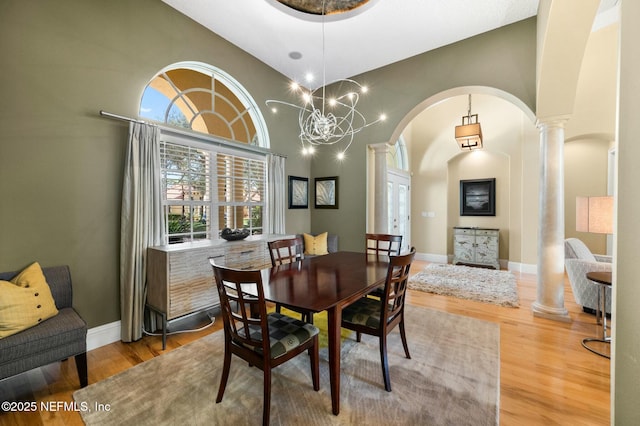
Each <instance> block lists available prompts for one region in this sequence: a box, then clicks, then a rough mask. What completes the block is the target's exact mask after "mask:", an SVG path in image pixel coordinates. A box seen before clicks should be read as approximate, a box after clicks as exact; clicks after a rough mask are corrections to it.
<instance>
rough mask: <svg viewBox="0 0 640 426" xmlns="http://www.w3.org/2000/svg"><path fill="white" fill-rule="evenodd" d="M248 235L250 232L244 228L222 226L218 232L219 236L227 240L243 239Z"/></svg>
mask: <svg viewBox="0 0 640 426" xmlns="http://www.w3.org/2000/svg"><path fill="white" fill-rule="evenodd" d="M249 235H251V232H250V231H249V230H248V229H246V228H241V229H231V228H224V229H223V230H222V231H221V232H220V237H222V238H224V239H225V240H227V241H238V240H244V239H245V238H247V237H248V236H249Z"/></svg>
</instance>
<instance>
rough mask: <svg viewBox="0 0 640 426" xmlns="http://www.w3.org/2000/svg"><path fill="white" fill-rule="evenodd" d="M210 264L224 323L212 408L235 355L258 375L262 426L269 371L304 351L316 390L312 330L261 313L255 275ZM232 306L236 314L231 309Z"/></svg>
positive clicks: (261, 295) (268, 395) (268, 398)
mask: <svg viewBox="0 0 640 426" xmlns="http://www.w3.org/2000/svg"><path fill="white" fill-rule="evenodd" d="M210 262H211V265H212V266H213V274H214V276H215V281H216V287H217V288H218V294H219V295H220V309H221V315H222V319H223V322H224V365H223V369H222V377H221V378H220V387H219V389H218V396H217V397H216V403H219V402H220V401H222V397H223V395H224V390H225V388H226V386H227V380H228V379H229V370H230V367H231V355H232V354H233V355H236V356H238V357H240V358H242V359H243V360H245V361H247V362H248V364H249V366H254V367H258V368H260V369H261V370H262V371H263V373H264V401H263V409H262V424H263V425H268V424H269V413H270V408H271V370H272V369H273V368H275V367H277V366H279V365H281V364H283V363H285V362H286V361H289V360H290V359H292V358H294V357H295V356H297V355H299V354H301V353H303V352H305V351H308V353H309V355H310V356H309V359H310V362H311V378H312V381H313V389H314V390H316V391H317V390H319V389H320V375H319V372H320V370H319V365H318V359H319V358H318V328H316V327H315V326H313V325H312V324H308V323H305V322H302V321H300V320H297V319H295V318H292V317H289V316H286V315H282V314H280V313H277V312H273V313H270V314H267V310H266V306H265V300H264V290H263V288H262V276H261V273H260V271H251V270H237V269H229V268H224V267H221V266H218V265H216V264H215V263H214V262H213V260H211V261H210ZM248 288H249V289H252V290H253V292H257V293H258V295H257V297H256V296H253V295H250V294H248V293H247V289H248ZM232 302H235V305H236V306H237V312H236V311H234V310H233V309H231V303H232ZM247 413H248V414H249V413H250V411H247Z"/></svg>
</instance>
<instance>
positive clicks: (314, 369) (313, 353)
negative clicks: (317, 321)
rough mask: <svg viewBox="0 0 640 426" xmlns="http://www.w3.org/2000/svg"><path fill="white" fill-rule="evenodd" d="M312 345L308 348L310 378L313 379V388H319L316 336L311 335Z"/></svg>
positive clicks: (317, 389) (316, 389)
mask: <svg viewBox="0 0 640 426" xmlns="http://www.w3.org/2000/svg"><path fill="white" fill-rule="evenodd" d="M313 339H314V342H313V346H312V347H311V348H309V362H310V363H311V380H312V381H313V390H314V391H319V390H320V365H319V358H320V357H319V355H318V336H314V337H313Z"/></svg>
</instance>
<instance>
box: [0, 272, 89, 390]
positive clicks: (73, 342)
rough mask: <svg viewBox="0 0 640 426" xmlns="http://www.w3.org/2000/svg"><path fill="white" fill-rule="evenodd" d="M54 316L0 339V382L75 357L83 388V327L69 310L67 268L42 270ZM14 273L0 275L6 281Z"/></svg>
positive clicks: (85, 346) (84, 377)
mask: <svg viewBox="0 0 640 426" xmlns="http://www.w3.org/2000/svg"><path fill="white" fill-rule="evenodd" d="M42 272H43V273H44V276H45V278H46V280H47V283H48V284H49V287H50V288H51V295H52V296H53V300H54V301H55V302H56V307H57V308H58V314H57V315H55V316H53V317H51V318H49V319H47V320H45V321H42V322H41V323H40V324H38V325H36V326H34V327H31V328H28V329H26V330H23V331H21V332H19V333H16V334H13V335H11V336H7V337H5V338H2V339H0V379H4V378H6V377H11V376H13V375H16V374H19V373H23V372H25V371H29V370H31V369H33V368H37V367H41V366H44V365H47V364H51V363H53V362H57V361H61V360H65V359H67V358H69V357H71V356H73V357H75V360H76V368H77V370H78V376H79V379H80V386H82V387H84V386H87V382H88V377H87V324H86V323H85V322H84V320H83V319H82V318H81V317H80V315H78V313H77V312H76V311H75V310H74V309H73V307H72V306H71V302H72V291H71V290H72V288H71V272H70V271H69V267H68V266H54V267H48V268H42ZM16 274H17V272H0V280H10V279H12V278H13V277H14V276H15V275H16Z"/></svg>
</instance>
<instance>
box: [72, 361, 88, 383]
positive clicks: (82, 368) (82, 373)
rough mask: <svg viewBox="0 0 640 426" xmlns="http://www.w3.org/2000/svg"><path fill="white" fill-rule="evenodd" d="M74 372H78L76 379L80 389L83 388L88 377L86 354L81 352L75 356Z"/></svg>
mask: <svg viewBox="0 0 640 426" xmlns="http://www.w3.org/2000/svg"><path fill="white" fill-rule="evenodd" d="M74 358H75V360H76V370H78V379H80V387H81V388H84V387H85V386H87V385H88V384H89V375H88V373H87V353H86V352H83V353H81V354H78V355H76V356H75V357H74Z"/></svg>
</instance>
